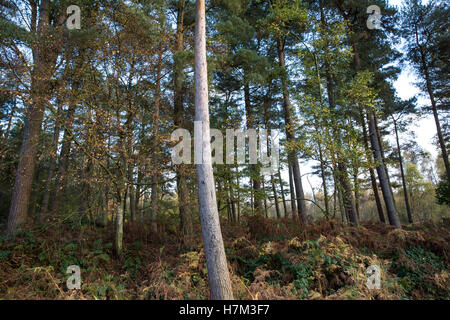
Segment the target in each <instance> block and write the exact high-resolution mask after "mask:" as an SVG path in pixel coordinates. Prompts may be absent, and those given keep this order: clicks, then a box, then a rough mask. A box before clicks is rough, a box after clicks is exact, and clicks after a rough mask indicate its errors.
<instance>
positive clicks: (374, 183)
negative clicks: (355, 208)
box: [360, 111, 386, 223]
mask: <svg viewBox="0 0 450 320" xmlns="http://www.w3.org/2000/svg"><path fill="white" fill-rule="evenodd" d="M360 118H361V126H362V130H363V138H364V147H365V149H366V151H367V152H370V147H369V138H368V136H367V128H366V122H365V121H364V114H363V113H362V111H361V117H360ZM368 156H370V155H368ZM369 174H370V181H371V183H372V190H373V195H374V197H375V203H376V205H377V212H378V217H379V218H380V221H381V222H383V223H386V220H385V218H384V212H383V205H382V204H381V199H380V195H379V193H378V184H377V179H376V177H375V173H374V172H373V168H372V167H370V168H369Z"/></svg>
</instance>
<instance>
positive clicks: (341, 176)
mask: <svg viewBox="0 0 450 320" xmlns="http://www.w3.org/2000/svg"><path fill="white" fill-rule="evenodd" d="M319 5H320V21H321V25H322V27H323V28H326V29H325V30H327V29H328V25H327V22H326V19H325V15H324V12H323V6H324V4H323V3H322V1H319ZM324 36H325V44H326V45H325V55H326V57H325V77H326V87H327V97H328V104H329V106H330V109H331V110H334V109H335V108H336V103H335V96H334V94H335V92H334V80H333V76H332V72H331V71H332V70H331V65H330V63H329V60H328V56H329V53H328V36H327V33H326V32H325V35H324ZM316 68H317V67H316ZM334 134H335V136H336V138H338V139H340V137H341V134H340V132H339V129H338V128H334ZM339 153H340V152H339V150H338V152H337V155H336V156H337V166H336V168H335V170H336V172H335V174H336V177H335V178H337V179H338V182H339V184H340V185H341V186H342V189H343V190H342V192H340V193H339V195H340V197H342V203H343V205H344V210H345V214H346V216H348V218H349V219H350V222H351V223H352V224H354V225H358V218H357V214H356V208H355V204H354V201H353V195H352V190H351V189H352V188H351V184H350V181H349V178H348V175H347V164H346V163H345V160H344V159H343V158H342V156H341V155H340V154H339Z"/></svg>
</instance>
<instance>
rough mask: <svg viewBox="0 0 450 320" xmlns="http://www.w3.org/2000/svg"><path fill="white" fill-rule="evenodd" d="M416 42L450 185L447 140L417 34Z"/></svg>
mask: <svg viewBox="0 0 450 320" xmlns="http://www.w3.org/2000/svg"><path fill="white" fill-rule="evenodd" d="M416 42H417V45H418V47H419V52H420V57H421V61H422V69H423V71H424V73H425V81H426V84H427V92H428V96H429V97H430V102H431V109H432V110H433V117H434V122H435V124H436V131H437V136H438V140H439V146H440V147H441V152H442V159H443V160H444V166H445V171H446V173H447V180H448V182H449V183H450V164H449V161H448V153H447V148H446V146H445V140H444V136H443V134H442V129H441V124H440V121H439V116H438V112H437V105H436V99H435V98H434V92H433V88H432V86H431V79H430V71H429V68H428V65H427V62H426V60H425V54H424V52H423V48H422V46H421V45H420V44H419V40H418V36H417V32H416Z"/></svg>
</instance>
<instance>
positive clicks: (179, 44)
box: [173, 0, 193, 237]
mask: <svg viewBox="0 0 450 320" xmlns="http://www.w3.org/2000/svg"><path fill="white" fill-rule="evenodd" d="M185 5H186V3H185V0H179V1H178V7H177V30H176V47H175V52H174V53H175V54H176V53H178V52H182V51H183V50H184V44H183V39H184V32H185V30H184V14H185ZM173 77H174V89H173V90H174V125H175V127H176V128H183V127H184V110H183V63H182V61H175V63H174V74H173ZM175 170H176V176H177V191H178V206H179V210H180V229H181V233H182V234H183V235H185V236H187V237H191V236H192V234H193V225H192V212H191V210H190V207H189V204H190V199H189V198H190V197H189V191H188V185H187V179H186V171H187V168H186V166H185V165H184V164H179V165H177V166H176V168H175Z"/></svg>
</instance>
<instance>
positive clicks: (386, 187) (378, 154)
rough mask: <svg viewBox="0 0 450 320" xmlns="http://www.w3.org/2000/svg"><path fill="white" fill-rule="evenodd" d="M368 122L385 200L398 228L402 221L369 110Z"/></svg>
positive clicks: (389, 215) (391, 220)
mask: <svg viewBox="0 0 450 320" xmlns="http://www.w3.org/2000/svg"><path fill="white" fill-rule="evenodd" d="M367 122H368V123H369V135H370V141H371V143H372V149H373V156H374V158H375V162H376V166H377V172H378V178H379V179H380V185H381V192H382V193H383V198H384V202H385V204H386V209H387V213H388V218H389V222H390V224H391V225H393V226H394V227H396V228H401V225H400V221H399V220H398V216H397V213H396V211H395V205H394V200H393V197H392V193H391V190H390V187H389V182H388V179H387V174H386V171H385V170H386V169H385V167H384V164H383V160H382V156H381V151H380V145H379V142H378V138H377V131H376V127H375V119H374V117H373V114H372V113H371V112H370V111H367Z"/></svg>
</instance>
